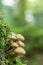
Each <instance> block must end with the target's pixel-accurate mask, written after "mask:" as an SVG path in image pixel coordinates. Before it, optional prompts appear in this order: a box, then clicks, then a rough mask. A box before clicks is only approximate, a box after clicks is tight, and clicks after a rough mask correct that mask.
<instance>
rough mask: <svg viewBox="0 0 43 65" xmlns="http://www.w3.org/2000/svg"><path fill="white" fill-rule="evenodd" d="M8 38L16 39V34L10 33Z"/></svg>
mask: <svg viewBox="0 0 43 65" xmlns="http://www.w3.org/2000/svg"><path fill="white" fill-rule="evenodd" d="M8 38H9V40H16V34H15V33H12V34H11V35H9V36H8Z"/></svg>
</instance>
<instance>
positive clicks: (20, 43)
mask: <svg viewBox="0 0 43 65" xmlns="http://www.w3.org/2000/svg"><path fill="white" fill-rule="evenodd" d="M17 44H18V45H19V46H20V47H25V45H24V43H23V42H21V41H17Z"/></svg>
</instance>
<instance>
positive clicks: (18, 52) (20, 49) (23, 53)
mask: <svg viewBox="0 0 43 65" xmlns="http://www.w3.org/2000/svg"><path fill="white" fill-rule="evenodd" d="M14 52H15V53H17V54H20V55H25V54H26V52H25V50H24V49H23V48H21V47H18V48H16V49H15V50H14Z"/></svg>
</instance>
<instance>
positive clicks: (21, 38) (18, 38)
mask: <svg viewBox="0 0 43 65" xmlns="http://www.w3.org/2000/svg"><path fill="white" fill-rule="evenodd" d="M16 37H17V40H25V38H24V37H23V36H22V35H21V34H17V35H16Z"/></svg>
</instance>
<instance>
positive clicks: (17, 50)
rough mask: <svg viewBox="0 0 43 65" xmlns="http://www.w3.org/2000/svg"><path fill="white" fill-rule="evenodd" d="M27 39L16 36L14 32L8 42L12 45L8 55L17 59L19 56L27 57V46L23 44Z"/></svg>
mask: <svg viewBox="0 0 43 65" xmlns="http://www.w3.org/2000/svg"><path fill="white" fill-rule="evenodd" d="M23 40H25V38H24V37H23V36H22V35H21V34H15V33H13V32H11V33H10V35H9V36H8V39H7V41H8V42H9V43H10V47H9V48H8V53H9V55H10V56H14V57H17V56H19V55H25V54H26V52H25V50H24V47H25V44H24V43H23V42H22V41H23Z"/></svg>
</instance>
